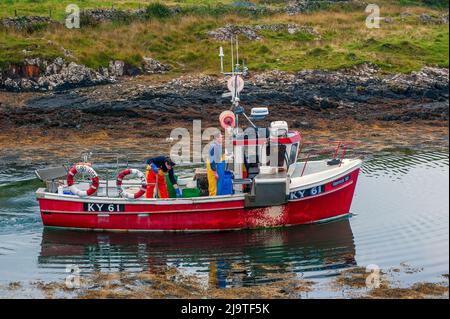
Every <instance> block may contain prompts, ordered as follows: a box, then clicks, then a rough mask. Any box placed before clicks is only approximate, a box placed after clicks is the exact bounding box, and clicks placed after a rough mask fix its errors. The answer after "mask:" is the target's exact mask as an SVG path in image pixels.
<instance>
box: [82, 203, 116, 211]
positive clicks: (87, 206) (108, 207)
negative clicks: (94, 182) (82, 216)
mask: <svg viewBox="0 0 450 319" xmlns="http://www.w3.org/2000/svg"><path fill="white" fill-rule="evenodd" d="M83 208H84V211H85V212H106V213H114V212H124V211H125V205H124V204H97V203H83Z"/></svg>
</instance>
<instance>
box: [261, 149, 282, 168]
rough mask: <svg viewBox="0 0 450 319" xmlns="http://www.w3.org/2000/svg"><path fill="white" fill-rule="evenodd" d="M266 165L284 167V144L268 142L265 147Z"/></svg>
mask: <svg viewBox="0 0 450 319" xmlns="http://www.w3.org/2000/svg"><path fill="white" fill-rule="evenodd" d="M266 152H267V163H266V165H268V166H278V167H284V166H285V163H286V145H284V144H270V145H268V146H267V148H266Z"/></svg>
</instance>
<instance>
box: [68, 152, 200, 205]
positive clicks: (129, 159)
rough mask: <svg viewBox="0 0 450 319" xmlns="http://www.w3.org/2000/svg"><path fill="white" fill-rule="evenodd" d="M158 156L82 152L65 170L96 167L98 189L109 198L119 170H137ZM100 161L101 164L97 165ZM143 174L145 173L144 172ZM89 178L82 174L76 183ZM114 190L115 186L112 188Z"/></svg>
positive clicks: (183, 165)
mask: <svg viewBox="0 0 450 319" xmlns="http://www.w3.org/2000/svg"><path fill="white" fill-rule="evenodd" d="M158 155H160V153H151V152H128V153H119V152H93V151H83V152H81V154H80V157H79V158H72V159H70V160H68V161H66V165H65V166H66V168H67V169H69V168H70V167H72V166H73V165H74V164H75V163H91V164H94V165H95V166H96V170H97V173H99V175H100V176H101V178H100V187H104V189H105V194H106V196H107V197H109V194H110V188H111V187H112V186H111V185H110V184H111V183H110V182H111V181H116V178H117V174H118V173H119V171H120V170H124V169H127V168H138V167H139V166H141V167H142V166H143V165H146V160H147V159H148V158H151V157H155V156H158ZM100 161H101V164H97V163H98V162H100ZM200 165H204V163H192V162H183V163H179V164H177V166H176V167H177V168H195V167H197V166H200ZM144 173H145V172H144ZM89 182H90V178H88V176H86V175H85V174H82V175H81V176H80V177H79V178H77V183H89ZM125 185H126V186H127V187H140V186H141V183H140V182H133V181H132V180H130V181H126V183H125ZM147 185H155V183H147ZM113 187H114V188H116V186H115V185H114V186H113Z"/></svg>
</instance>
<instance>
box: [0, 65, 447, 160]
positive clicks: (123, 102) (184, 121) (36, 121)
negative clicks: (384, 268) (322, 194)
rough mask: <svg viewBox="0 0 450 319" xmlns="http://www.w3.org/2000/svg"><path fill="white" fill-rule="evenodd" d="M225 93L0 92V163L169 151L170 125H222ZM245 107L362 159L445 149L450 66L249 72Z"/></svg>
mask: <svg viewBox="0 0 450 319" xmlns="http://www.w3.org/2000/svg"><path fill="white" fill-rule="evenodd" d="M225 91H226V83H225V82H224V80H223V79H222V78H218V77H215V76H208V75H196V76H194V75H189V76H182V77H179V78H175V79H168V78H167V75H152V76H138V77H134V78H128V77H122V78H120V79H119V80H118V81H116V82H115V83H112V84H106V85H98V86H93V87H85V88H77V89H70V90H60V91H51V92H22V93H17V92H3V93H0V126H1V127H2V131H1V132H0V148H1V149H2V154H1V155H0V165H3V164H4V165H44V164H48V163H49V162H54V161H59V160H64V159H67V157H68V156H77V154H80V152H82V151H85V150H86V149H91V150H93V149H95V150H96V151H98V152H111V151H114V152H139V151H142V147H145V148H148V149H151V150H152V151H161V152H166V151H167V149H169V148H170V143H168V142H167V141H166V138H167V137H168V136H169V135H170V132H171V130H172V129H173V128H176V127H183V128H187V129H188V130H191V129H192V123H193V122H192V121H193V120H201V121H202V128H203V129H205V128H207V127H210V126H214V127H217V126H218V117H219V114H220V113H221V112H222V111H223V110H226V109H228V108H229V106H230V101H229V97H225V98H223V97H222V93H224V92H225ZM242 104H243V105H244V106H245V107H246V109H247V111H249V110H250V107H254V106H267V107H269V110H270V116H269V117H268V120H269V121H271V120H280V119H283V120H287V122H288V124H289V126H290V127H291V128H293V129H298V130H300V131H301V132H302V135H304V138H305V139H306V140H308V141H327V140H357V141H360V142H361V143H362V144H361V146H360V147H358V148H357V150H355V151H356V153H357V154H358V155H364V154H372V153H377V154H379V153H380V152H381V153H383V152H385V151H387V152H391V151H400V152H404V151H405V152H415V151H425V150H436V149H447V150H448V145H449V140H448V119H449V100H448V69H438V68H424V69H423V70H421V71H418V72H412V73H410V74H397V75H385V74H382V73H381V72H380V71H378V70H377V69H376V68H375V67H373V66H371V65H362V66H360V67H358V68H352V69H348V70H341V71H301V72H298V73H295V74H291V73H283V72H278V71H273V72H266V73H258V74H251V75H250V77H249V78H248V79H247V80H246V86H245V88H244V91H243V92H242ZM260 124H261V125H263V124H264V123H260ZM11 141H15V142H14V143H11ZM68 154H70V155H68Z"/></svg>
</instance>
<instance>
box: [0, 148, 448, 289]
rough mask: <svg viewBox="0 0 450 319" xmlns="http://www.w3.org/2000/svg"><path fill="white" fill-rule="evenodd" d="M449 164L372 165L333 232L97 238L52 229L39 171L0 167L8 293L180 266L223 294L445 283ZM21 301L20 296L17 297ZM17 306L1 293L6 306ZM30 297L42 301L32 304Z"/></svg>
mask: <svg viewBox="0 0 450 319" xmlns="http://www.w3.org/2000/svg"><path fill="white" fill-rule="evenodd" d="M448 178H449V156H448V154H447V153H442V152H427V153H418V154H413V155H406V154H392V155H387V156H378V157H377V156H376V157H374V158H372V159H370V160H367V161H365V163H364V165H363V168H362V171H361V176H360V179H359V181H358V185H357V188H356V193H355V197H354V201H353V204H352V208H351V212H352V213H353V216H352V217H350V218H347V219H343V220H340V221H335V222H331V223H326V224H317V225H306V226H296V227H289V228H282V229H266V230H253V231H236V232H224V233H199V234H195V233H189V234H170V233H167V234H145V233H141V234H138V233H129V234H127V233H96V232H74V231H61V230H49V229H44V228H43V227H42V225H41V221H40V216H39V209H38V205H37V202H36V200H35V197H34V191H35V190H36V189H37V187H39V186H40V185H41V184H40V182H39V181H38V180H36V179H35V178H34V175H33V172H32V170H31V169H30V168H21V167H15V168H2V167H0V285H7V284H8V283H10V282H15V281H19V282H21V283H22V284H23V285H26V284H29V283H31V282H35V281H38V280H42V281H46V282H47V281H59V280H64V278H65V277H66V276H67V272H66V270H67V267H68V266H72V265H76V266H78V267H79V268H80V269H81V273H82V274H87V273H90V272H93V271H98V270H101V271H105V272H107V271H141V270H149V271H151V270H152V269H154V268H155V267H160V266H164V265H171V266H175V267H177V268H179V269H180V270H181V271H183V272H186V273H194V274H197V275H198V276H200V277H201V278H203V279H204V280H205V282H208V283H209V284H211V283H212V284H213V285H216V286H218V287H229V286H247V285H262V284H264V283H265V282H267V281H270V280H274V278H276V277H277V276H276V275H277V274H285V273H293V274H295V276H297V277H298V278H307V279H311V280H313V281H314V282H316V283H317V284H318V285H317V286H316V288H315V289H314V290H313V292H311V293H310V294H309V296H310V297H332V296H339V295H340V294H341V292H339V291H335V290H333V289H331V288H330V285H329V284H330V283H331V282H332V280H333V278H335V276H336V275H337V274H338V273H339V271H341V270H343V269H347V268H350V267H353V266H356V265H358V266H363V267H365V266H367V265H369V264H376V265H378V266H379V267H380V268H381V269H384V270H388V269H393V268H398V269H401V270H402V271H399V272H398V274H396V277H395V279H396V280H397V281H398V282H399V283H400V285H403V286H407V285H410V284H412V283H416V282H421V281H427V282H437V281H441V280H442V275H443V274H447V273H448V269H449V214H448V211H449V195H448V194H449V181H448ZM21 293H22V292H20V291H18V292H16V295H15V296H16V297H17V294H19V297H20V294H21ZM2 296H4V297H5V296H10V292H8V290H7V289H0V297H2ZM26 296H33V294H31V295H26Z"/></svg>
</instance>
